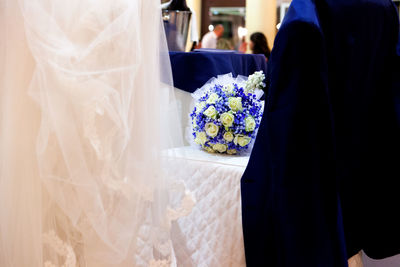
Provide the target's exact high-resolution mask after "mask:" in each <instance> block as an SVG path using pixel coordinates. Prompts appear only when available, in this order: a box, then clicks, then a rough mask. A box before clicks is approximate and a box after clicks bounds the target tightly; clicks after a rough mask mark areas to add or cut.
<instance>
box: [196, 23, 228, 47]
mask: <svg viewBox="0 0 400 267" xmlns="http://www.w3.org/2000/svg"><path fill="white" fill-rule="evenodd" d="M224 30H225V29H224V26H222V25H221V24H218V25H217V26H215V28H214V30H213V31H210V32H208V33H206V34H205V35H204V36H203V40H202V42H201V47H202V48H211V49H216V48H217V43H218V39H219V38H221V37H222V35H223V34H224Z"/></svg>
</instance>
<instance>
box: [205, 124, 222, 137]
mask: <svg viewBox="0 0 400 267" xmlns="http://www.w3.org/2000/svg"><path fill="white" fill-rule="evenodd" d="M205 128H206V133H207V135H208V136H210V137H211V138H214V137H216V136H217V134H218V132H219V127H218V126H217V125H215V124H214V123H212V122H211V123H206V125H205Z"/></svg>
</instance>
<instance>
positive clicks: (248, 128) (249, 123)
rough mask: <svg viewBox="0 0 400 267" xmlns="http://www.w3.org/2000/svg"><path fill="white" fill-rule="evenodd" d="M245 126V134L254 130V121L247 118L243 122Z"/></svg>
mask: <svg viewBox="0 0 400 267" xmlns="http://www.w3.org/2000/svg"><path fill="white" fill-rule="evenodd" d="M244 122H245V124H246V132H252V131H254V129H255V128H256V121H255V120H254V118H253V117H251V116H249V117H247V118H246V119H245V120H244Z"/></svg>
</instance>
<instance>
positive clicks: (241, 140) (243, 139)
mask: <svg viewBox="0 0 400 267" xmlns="http://www.w3.org/2000/svg"><path fill="white" fill-rule="evenodd" d="M250 141H251V138H250V137H248V136H246V135H242V134H238V135H236V136H235V139H234V141H233V142H234V143H235V145H238V144H239V146H241V147H245V146H247V145H248V144H249V143H250Z"/></svg>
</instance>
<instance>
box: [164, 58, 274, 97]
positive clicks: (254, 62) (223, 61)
mask: <svg viewBox="0 0 400 267" xmlns="http://www.w3.org/2000/svg"><path fill="white" fill-rule="evenodd" d="M170 59H171V65H172V75H173V79H174V86H175V87H176V88H179V89H181V90H184V91H187V92H189V93H193V92H194V91H195V90H196V89H198V88H200V87H202V86H203V85H204V84H205V83H206V82H208V80H210V79H211V78H213V77H216V76H218V75H221V74H227V73H231V72H232V74H233V76H234V77H236V76H237V75H239V74H240V75H244V76H249V75H251V74H253V73H254V72H256V71H260V70H262V71H264V73H265V72H266V70H267V64H266V61H265V57H264V55H249V54H239V53H234V52H223V51H221V52H190V53H184V52H170Z"/></svg>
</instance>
